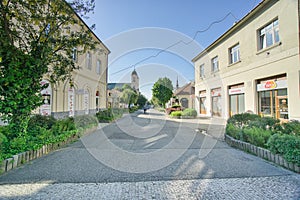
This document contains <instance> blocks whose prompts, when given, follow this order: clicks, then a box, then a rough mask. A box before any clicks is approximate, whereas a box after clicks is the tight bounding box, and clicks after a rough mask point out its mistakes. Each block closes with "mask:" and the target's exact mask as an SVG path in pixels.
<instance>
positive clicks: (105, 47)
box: [64, 0, 111, 54]
mask: <svg viewBox="0 0 300 200" xmlns="http://www.w3.org/2000/svg"><path fill="white" fill-rule="evenodd" d="M64 2H65V3H66V4H67V6H69V7H70V8H71V9H72V10H73V12H74V14H75V15H76V17H78V19H79V20H80V21H81V22H82V23H83V24H84V26H85V27H86V28H87V29H88V30H89V32H90V33H91V34H92V35H93V36H94V37H95V38H96V40H98V42H99V43H100V44H102V46H103V47H104V49H105V50H106V51H107V52H108V54H110V53H111V52H110V50H109V49H108V47H107V46H106V45H105V44H104V43H103V42H102V41H101V40H100V38H99V37H98V36H97V35H96V34H95V33H94V31H93V30H92V29H91V28H90V27H89V26H88V25H87V24H86V23H85V21H83V19H82V18H81V17H80V16H79V15H78V13H76V12H75V10H74V9H73V8H72V6H71V5H70V4H69V3H68V2H67V1H66V0H64Z"/></svg>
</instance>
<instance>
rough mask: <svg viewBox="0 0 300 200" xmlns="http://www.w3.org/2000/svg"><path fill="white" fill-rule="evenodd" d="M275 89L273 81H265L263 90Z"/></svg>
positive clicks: (275, 85)
mask: <svg viewBox="0 0 300 200" xmlns="http://www.w3.org/2000/svg"><path fill="white" fill-rule="evenodd" d="M276 87H277V84H276V82H275V81H267V82H266V83H265V85H264V88H266V89H274V88H276Z"/></svg>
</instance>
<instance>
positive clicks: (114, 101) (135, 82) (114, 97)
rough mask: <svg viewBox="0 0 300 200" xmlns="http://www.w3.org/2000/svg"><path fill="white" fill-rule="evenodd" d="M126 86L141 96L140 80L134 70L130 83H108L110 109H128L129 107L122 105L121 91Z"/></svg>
mask: <svg viewBox="0 0 300 200" xmlns="http://www.w3.org/2000/svg"><path fill="white" fill-rule="evenodd" d="M124 85H129V86H130V87H131V88H132V89H133V90H135V91H136V92H137V93H138V94H139V87H140V86H139V85H140V79H139V76H138V74H137V72H136V70H135V69H134V70H133V71H132V73H131V82H130V83H108V84H107V102H108V107H109V108H127V107H128V105H126V104H125V103H121V95H122V92H121V89H122V88H123V86H124Z"/></svg>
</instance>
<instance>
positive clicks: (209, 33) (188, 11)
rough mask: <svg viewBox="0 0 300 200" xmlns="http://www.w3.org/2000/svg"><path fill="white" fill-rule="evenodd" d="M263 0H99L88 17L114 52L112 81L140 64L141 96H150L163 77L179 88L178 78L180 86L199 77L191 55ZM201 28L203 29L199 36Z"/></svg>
mask: <svg viewBox="0 0 300 200" xmlns="http://www.w3.org/2000/svg"><path fill="white" fill-rule="evenodd" d="M259 2H260V0H210V1H204V0H186V1H181V0H96V8H95V10H94V14H90V18H89V19H88V20H85V21H86V23H87V24H88V25H91V24H95V25H96V30H95V31H94V32H95V33H96V35H97V36H98V37H99V38H100V39H101V40H102V41H103V42H104V44H105V45H106V46H108V48H109V49H110V50H111V52H112V53H111V55H109V66H108V68H109V70H108V71H109V78H108V80H109V82H130V74H131V72H132V70H133V69H134V68H135V69H136V71H137V73H138V75H139V78H140V90H141V92H142V94H144V95H145V96H146V97H147V98H151V88H152V85H153V84H154V82H155V81H157V80H158V78H159V77H168V78H170V79H171V80H172V82H173V85H174V86H175V84H176V79H177V77H178V80H179V85H180V86H183V85H184V84H186V83H187V82H189V81H190V80H194V68H193V67H194V66H193V63H192V62H191V59H192V58H193V57H194V56H196V55H197V54H198V53H200V51H201V50H203V48H205V47H207V46H208V45H209V44H211V43H212V42H213V41H215V40H216V39H217V38H218V37H219V36H221V35H222V34H223V33H224V32H226V31H227V30H228V29H229V28H230V27H232V25H233V24H234V22H236V21H238V20H240V19H241V18H242V17H244V16H245V15H246V14H247V13H249V12H250V11H251V10H252V9H253V8H254V7H255V6H256V5H257V4H258V3H259ZM229 13H231V14H230V15H228V14H229ZM225 16H227V17H225ZM221 19H223V20H221ZM217 21H220V22H218V23H214V22H217ZM212 23H213V25H212ZM210 25H212V26H211V27H210V28H209V29H208V30H206V29H207V28H208V27H209V26H210ZM203 30H206V31H205V32H202V31H203ZM197 31H201V32H199V33H198V34H197V35H196V37H194V36H195V34H196V32H197ZM193 38H194V40H193ZM175 43H178V44H176V45H174V44H175ZM186 43H189V44H186ZM172 45H174V46H172Z"/></svg>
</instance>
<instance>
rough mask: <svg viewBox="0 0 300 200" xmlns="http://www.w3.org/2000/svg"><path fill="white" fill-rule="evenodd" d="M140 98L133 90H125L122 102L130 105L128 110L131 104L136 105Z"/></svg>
mask: <svg viewBox="0 0 300 200" xmlns="http://www.w3.org/2000/svg"><path fill="white" fill-rule="evenodd" d="M137 98H138V94H137V93H136V91H134V90H133V89H131V88H130V89H129V88H127V89H124V90H123V92H122V96H121V102H122V103H126V104H128V108H130V105H131V104H135V103H136V101H137Z"/></svg>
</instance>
